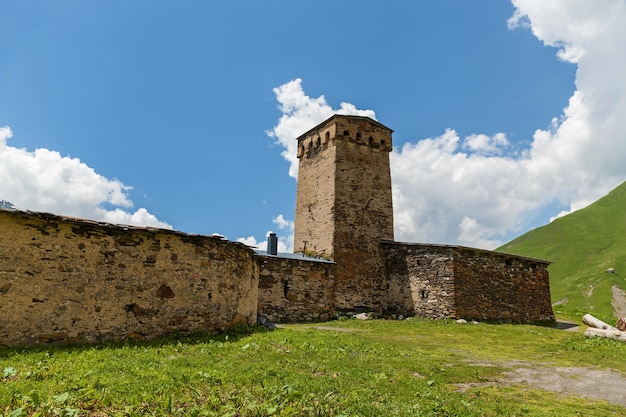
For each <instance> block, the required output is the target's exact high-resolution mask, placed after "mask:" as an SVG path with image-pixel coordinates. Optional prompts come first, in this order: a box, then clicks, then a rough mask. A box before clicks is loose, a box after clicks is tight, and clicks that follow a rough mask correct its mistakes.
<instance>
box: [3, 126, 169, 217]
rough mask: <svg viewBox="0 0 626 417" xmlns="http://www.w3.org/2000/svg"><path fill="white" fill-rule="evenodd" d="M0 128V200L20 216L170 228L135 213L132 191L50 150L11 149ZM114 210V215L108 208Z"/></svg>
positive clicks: (143, 211)
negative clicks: (56, 216) (22, 212)
mask: <svg viewBox="0 0 626 417" xmlns="http://www.w3.org/2000/svg"><path fill="white" fill-rule="evenodd" d="M12 136H13V132H12V131H11V129H10V128H9V127H7V126H5V127H1V128H0V198H2V199H5V200H8V201H10V202H11V203H13V204H14V205H15V206H16V207H17V208H19V209H22V210H32V211H46V212H51V213H55V214H61V215H69V216H75V217H81V218H87V219H93V220H99V221H105V222H110V223H119V224H128V225H137V226H152V227H161V228H171V226H170V225H169V224H167V223H164V222H161V221H159V220H158V219H157V218H156V217H155V216H154V215H152V214H150V213H149V212H148V211H147V210H146V209H145V208H140V209H138V210H136V211H135V212H131V211H128V210H129V209H131V208H132V207H133V203H132V201H131V200H130V199H129V197H128V192H129V191H130V190H131V187H129V186H127V185H125V184H123V183H122V182H120V181H118V180H111V179H108V178H105V177H103V176H102V175H99V174H97V173H96V172H95V171H94V170H93V168H90V167H89V166H87V165H86V164H85V163H83V162H81V161H80V160H79V159H77V158H70V157H66V156H61V154H59V152H56V151H52V150H49V149H43V148H40V149H36V150H35V151H32V152H31V151H28V150H26V149H19V148H15V147H12V146H9V145H8V144H7V141H8V140H9V139H10V138H11V137H12ZM105 206H106V207H112V208H110V209H108V208H105Z"/></svg>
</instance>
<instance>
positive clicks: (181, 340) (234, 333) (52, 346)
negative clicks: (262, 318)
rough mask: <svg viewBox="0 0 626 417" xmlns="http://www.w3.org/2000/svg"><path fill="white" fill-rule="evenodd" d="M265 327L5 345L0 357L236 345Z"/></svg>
mask: <svg viewBox="0 0 626 417" xmlns="http://www.w3.org/2000/svg"><path fill="white" fill-rule="evenodd" d="M269 331H270V330H268V329H267V328H266V327H264V326H260V325H257V324H254V325H251V326H248V325H243V324H241V325H235V326H232V327H229V328H227V329H225V330H224V331H223V332H219V333H208V332H202V331H198V332H195V333H192V334H182V333H173V334H171V335H168V336H165V337H162V338H157V339H150V340H147V339H141V340H137V339H132V338H126V339H123V340H117V341H108V340H106V341H94V342H92V343H87V342H75V343H62V342H56V343H48V344H39V345H33V346H8V347H0V358H7V357H9V356H12V355H14V354H16V353H23V352H27V353H34V352H82V351H85V350H90V349H118V348H123V347H161V346H170V345H178V344H184V345H196V344H201V343H207V342H210V341H213V342H221V343H228V342H237V341H238V340H241V339H245V338H246V337H248V336H251V335H253V334H256V333H265V332H269Z"/></svg>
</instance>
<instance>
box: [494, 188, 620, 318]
mask: <svg viewBox="0 0 626 417" xmlns="http://www.w3.org/2000/svg"><path fill="white" fill-rule="evenodd" d="M497 250H499V251H502V252H507V253H513V254H518V255H524V256H530V257H537V258H542V259H547V260H550V261H553V262H554V263H553V264H552V265H551V266H550V269H549V271H550V286H551V292H552V302H553V303H557V304H556V306H555V310H556V312H562V313H564V314H566V315H572V316H579V315H580V314H581V313H583V314H584V313H591V314H594V315H598V316H599V317H602V316H603V317H612V316H613V315H614V314H613V307H612V306H611V299H612V291H611V288H612V286H614V285H617V286H619V287H620V288H622V289H626V183H624V184H622V185H620V186H619V187H617V188H616V189H614V190H613V191H611V192H610V193H609V194H608V195H606V196H605V197H603V198H601V199H600V200H598V201H596V202H595V203H593V204H591V205H590V206H588V207H586V208H584V209H582V210H579V211H576V212H574V213H571V214H569V215H567V216H564V217H562V218H559V219H556V220H555V221H553V222H552V223H550V224H548V225H546V226H543V227H540V228H537V229H534V230H531V231H530V232H528V233H526V234H524V235H522V236H520V237H518V238H517V239H515V240H513V241H511V242H509V243H507V244H506V245H504V246H502V247H500V248H498V249H497ZM608 268H614V269H615V271H616V273H615V274H610V273H607V269H608Z"/></svg>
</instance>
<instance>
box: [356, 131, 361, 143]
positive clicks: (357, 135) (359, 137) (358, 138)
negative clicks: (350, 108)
mask: <svg viewBox="0 0 626 417" xmlns="http://www.w3.org/2000/svg"><path fill="white" fill-rule="evenodd" d="M356 140H357V141H359V140H361V133H360V132H357V134H356Z"/></svg>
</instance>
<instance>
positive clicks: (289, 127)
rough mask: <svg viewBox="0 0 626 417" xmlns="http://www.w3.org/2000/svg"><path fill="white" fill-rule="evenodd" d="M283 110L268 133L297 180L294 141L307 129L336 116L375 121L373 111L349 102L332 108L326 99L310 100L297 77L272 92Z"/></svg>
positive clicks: (291, 174)
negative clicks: (359, 117)
mask: <svg viewBox="0 0 626 417" xmlns="http://www.w3.org/2000/svg"><path fill="white" fill-rule="evenodd" d="M273 91H274V94H275V95H276V100H277V101H278V104H279V109H280V111H282V112H283V115H282V116H281V117H280V120H279V121H278V124H277V125H276V126H274V128H273V129H272V130H270V131H268V132H267V134H268V135H269V136H270V137H272V138H274V139H275V140H276V143H278V144H280V145H282V146H283V147H284V148H285V150H284V151H283V152H282V153H281V155H282V156H283V157H284V158H285V159H286V160H287V161H289V164H290V165H289V175H290V176H292V177H294V178H298V158H297V156H296V150H297V149H296V148H297V143H296V141H295V139H296V138H297V137H298V136H300V135H301V134H302V133H304V132H306V131H307V130H309V129H311V128H313V127H315V126H316V125H318V124H319V123H321V122H323V121H324V120H326V119H328V118H329V117H330V116H332V115H333V114H349V115H353V116H367V117H370V118H372V119H376V114H375V113H374V111H373V110H359V109H357V108H356V107H355V106H354V105H352V104H350V103H341V105H340V107H339V108H338V109H333V108H332V107H331V106H329V105H328V103H327V102H326V98H324V96H319V97H318V98H311V97H309V96H307V95H306V94H305V93H304V90H303V89H302V79H300V78H297V79H295V80H292V81H290V82H288V83H286V84H283V85H281V86H280V87H276V88H274V89H273Z"/></svg>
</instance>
